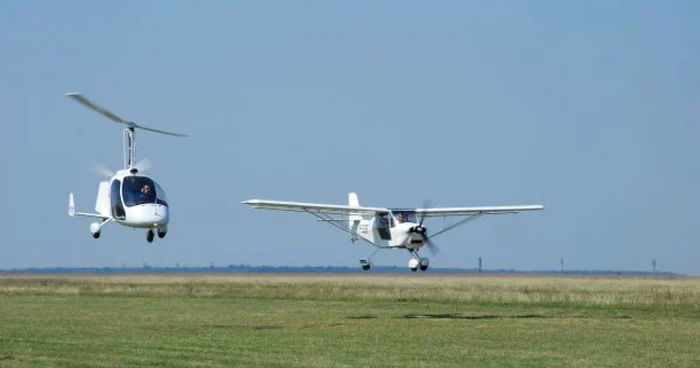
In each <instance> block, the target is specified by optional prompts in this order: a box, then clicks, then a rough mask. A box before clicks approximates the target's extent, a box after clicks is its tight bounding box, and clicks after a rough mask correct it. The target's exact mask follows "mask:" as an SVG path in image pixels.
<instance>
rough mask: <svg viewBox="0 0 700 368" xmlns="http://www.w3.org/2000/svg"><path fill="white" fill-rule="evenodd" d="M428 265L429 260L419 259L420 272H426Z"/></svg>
mask: <svg viewBox="0 0 700 368" xmlns="http://www.w3.org/2000/svg"><path fill="white" fill-rule="evenodd" d="M429 265H430V260H429V259H427V258H421V259H420V270H421V271H426V270H427V269H428V266H429Z"/></svg>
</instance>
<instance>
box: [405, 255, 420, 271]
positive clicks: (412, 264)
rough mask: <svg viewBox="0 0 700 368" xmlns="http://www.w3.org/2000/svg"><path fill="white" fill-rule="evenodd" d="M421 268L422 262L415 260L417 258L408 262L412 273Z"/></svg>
mask: <svg viewBox="0 0 700 368" xmlns="http://www.w3.org/2000/svg"><path fill="white" fill-rule="evenodd" d="M419 266H420V261H419V260H417V259H415V258H411V260H410V261H408V268H410V269H411V271H413V272H416V271H418V267H419Z"/></svg>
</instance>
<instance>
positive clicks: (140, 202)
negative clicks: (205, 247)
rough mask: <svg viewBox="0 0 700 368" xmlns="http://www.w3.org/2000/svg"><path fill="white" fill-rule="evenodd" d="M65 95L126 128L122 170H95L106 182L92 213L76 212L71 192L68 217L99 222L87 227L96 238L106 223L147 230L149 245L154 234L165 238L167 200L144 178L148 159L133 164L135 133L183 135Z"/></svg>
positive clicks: (101, 182) (163, 194)
mask: <svg viewBox="0 0 700 368" xmlns="http://www.w3.org/2000/svg"><path fill="white" fill-rule="evenodd" d="M66 96H68V97H70V98H72V99H74V100H76V101H78V102H80V103H81V104H83V105H84V106H86V107H88V108H90V109H92V110H94V111H96V112H98V113H100V114H102V115H104V116H105V117H106V118H107V119H109V120H111V121H113V122H115V123H119V124H123V125H125V128H124V136H123V142H124V169H122V170H119V171H117V172H111V171H110V170H109V169H107V168H105V167H103V166H97V167H96V169H97V170H96V171H97V172H98V173H100V174H102V175H104V176H106V177H108V178H109V180H106V181H100V184H99V187H98V190H97V200H96V202H95V213H88V212H76V211H75V202H74V200H73V193H70V194H69V198H68V215H69V216H71V217H73V216H84V217H93V218H97V219H99V220H100V221H99V222H93V223H91V224H90V233H92V237H93V238H95V239H97V238H99V237H100V233H101V231H102V227H104V226H105V225H106V224H108V223H109V222H112V221H113V222H116V223H118V224H119V225H123V226H127V227H132V228H139V229H147V232H146V240H148V242H149V243H150V242H152V241H153V239H154V237H155V234H158V237H159V238H164V237H165V234H167V232H168V222H169V221H170V214H169V208H168V207H169V205H168V199H167V196H166V195H165V191H164V190H163V188H162V187H161V186H160V185H158V183H156V182H155V180H153V179H152V178H150V177H149V176H147V175H144V172H145V171H147V170H148V169H149V168H150V164H149V162H148V160H143V161H140V162H136V130H137V129H141V130H145V131H149V132H154V133H160V134H165V135H169V136H175V137H187V135H184V134H177V133H171V132H166V131H163V130H159V129H153V128H148V127H145V126H142V125H137V124H136V123H134V122H133V121H128V120H124V119H122V118H120V117H119V116H117V115H115V114H113V113H111V112H110V111H108V110H106V109H104V108H103V107H101V106H99V105H97V104H95V103H94V102H92V101H90V100H88V99H87V98H86V97H85V96H83V95H82V94H80V93H67V94H66Z"/></svg>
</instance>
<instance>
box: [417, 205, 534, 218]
mask: <svg viewBox="0 0 700 368" xmlns="http://www.w3.org/2000/svg"><path fill="white" fill-rule="evenodd" d="M543 209H544V206H542V205H529V206H490V207H443V208H416V213H417V214H419V215H421V216H425V217H447V216H469V215H476V214H483V215H505V214H509V213H518V212H521V211H537V210H543Z"/></svg>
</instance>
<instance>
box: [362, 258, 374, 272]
mask: <svg viewBox="0 0 700 368" xmlns="http://www.w3.org/2000/svg"><path fill="white" fill-rule="evenodd" d="M360 266H362V269H363V270H365V271H368V270H369V269H370V268H372V264H370V263H369V261H367V260H364V259H361V260H360Z"/></svg>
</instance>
